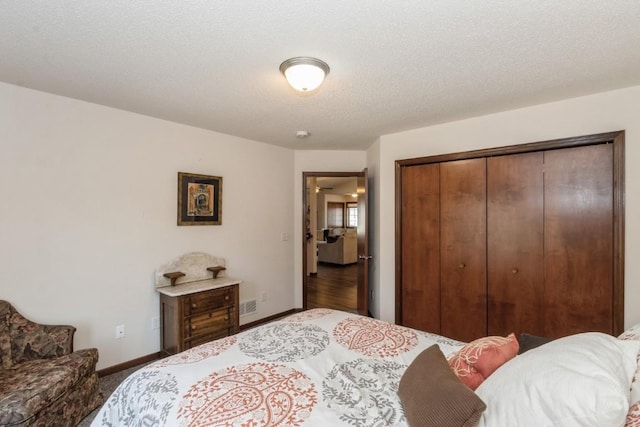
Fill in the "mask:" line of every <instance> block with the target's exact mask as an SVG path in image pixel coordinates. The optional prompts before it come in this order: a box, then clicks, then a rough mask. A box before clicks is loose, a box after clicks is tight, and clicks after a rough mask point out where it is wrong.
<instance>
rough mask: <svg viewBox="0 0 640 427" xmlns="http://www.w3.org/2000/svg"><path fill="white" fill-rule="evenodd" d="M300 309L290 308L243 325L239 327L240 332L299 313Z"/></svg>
mask: <svg viewBox="0 0 640 427" xmlns="http://www.w3.org/2000/svg"><path fill="white" fill-rule="evenodd" d="M301 311H302V309H301V308H292V309H291V310H287V311H283V312H282V313H278V314H274V315H272V316H268V317H264V318H262V319H260V320H256V321H255V322H250V323H245V324H244V325H240V332H242V331H246V330H247V329H251V328H255V327H256V326H260V325H263V324H265V323H269V322H273V321H274V320H278V319H280V318H282V317H285V316H288V315H290V314H294V313H299V312H301Z"/></svg>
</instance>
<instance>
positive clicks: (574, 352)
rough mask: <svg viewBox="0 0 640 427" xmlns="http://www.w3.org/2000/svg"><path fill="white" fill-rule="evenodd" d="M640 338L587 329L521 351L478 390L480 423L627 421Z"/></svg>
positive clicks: (535, 426) (535, 425)
mask: <svg viewBox="0 0 640 427" xmlns="http://www.w3.org/2000/svg"><path fill="white" fill-rule="evenodd" d="M639 351H640V342H639V341H623V340H618V339H616V338H614V337H612V336H609V335H606V334H602V333H598V332H588V333H584V334H577V335H571V336H568V337H565V338H559V339H557V340H554V341H552V342H550V343H547V344H545V345H543V346H540V347H537V348H534V349H532V350H529V351H527V352H526V353H524V354H522V355H519V356H516V357H515V358H514V359H511V360H510V361H509V362H507V363H505V364H504V365H502V366H501V367H500V368H499V369H498V370H496V371H495V372H494V373H493V374H492V375H491V376H490V377H488V378H487V379H486V380H485V381H484V382H483V383H482V384H481V385H480V387H478V389H477V390H476V393H477V394H478V396H480V398H481V399H482V400H483V401H484V402H485V403H486V404H487V410H486V411H485V412H484V414H483V415H482V418H481V419H480V424H479V426H483V427H493V426H496V427H499V426H516V425H517V426H518V427H524V426H532V427H545V426H558V427H560V426H561V427H569V426H589V427H592V426H622V425H624V421H625V417H626V415H627V411H628V409H629V385H630V383H631V377H632V376H633V373H634V371H635V369H636V356H637V355H638V352H639Z"/></svg>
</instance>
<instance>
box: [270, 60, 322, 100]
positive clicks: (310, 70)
mask: <svg viewBox="0 0 640 427" xmlns="http://www.w3.org/2000/svg"><path fill="white" fill-rule="evenodd" d="M280 71H281V72H282V74H283V75H284V76H285V78H286V79H287V81H288V82H289V84H290V85H291V87H293V88H294V89H295V90H297V91H299V92H311V91H313V90H315V89H317V88H318V86H320V85H321V84H322V82H323V81H324V78H325V76H326V75H327V74H329V66H328V65H327V64H326V63H325V62H324V61H321V60H319V59H316V58H309V57H303V56H300V57H296V58H290V59H287V60H286V61H284V62H283V63H282V64H280Z"/></svg>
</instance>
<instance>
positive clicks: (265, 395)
mask: <svg viewBox="0 0 640 427" xmlns="http://www.w3.org/2000/svg"><path fill="white" fill-rule="evenodd" d="M434 343H437V344H438V345H439V346H440V348H441V349H442V351H443V353H444V354H445V355H446V356H449V355H450V354H451V353H453V352H454V351H456V350H458V349H459V348H460V347H461V346H462V343H460V342H457V341H454V340H451V339H448V338H444V337H441V336H438V335H434V334H429V333H425V332H421V331H416V330H413V329H408V328H404V327H401V326H396V325H393V324H390V323H387V322H383V321H379V320H376V319H371V318H367V317H362V316H358V315H355V314H350V313H345V312H339V311H333V310H327V309H315V310H309V311H306V312H301V313H298V314H295V315H292V316H289V317H287V318H285V319H283V320H280V321H277V322H272V323H269V324H266V325H263V326H260V327H258V328H255V329H251V330H248V331H245V332H242V333H239V334H237V335H234V336H231V337H227V338H224V339H221V340H218V341H213V342H210V343H207V344H203V345H201V346H199V347H196V348H193V349H191V350H187V351H185V352H183V353H180V354H177V355H175V356H171V357H168V358H165V359H162V360H159V361H157V362H155V363H153V364H150V365H148V366H146V367H144V368H143V369H141V370H139V371H137V372H135V373H134V374H132V375H131V376H130V377H129V378H127V379H126V380H125V381H124V382H123V383H122V384H121V385H120V386H119V387H118V388H117V389H116V390H115V392H114V393H113V394H112V395H111V396H110V397H109V399H108V400H107V401H106V402H105V404H104V405H103V406H102V408H101V410H100V412H99V413H98V415H97V416H96V418H95V420H94V422H93V424H92V426H95V427H97V426H152V425H153V426H303V425H304V426H322V427H326V426H340V425H345V426H346V425H354V426H405V425H406V421H405V418H404V414H403V411H402V406H401V404H400V401H399V398H398V396H397V394H396V392H397V389H398V384H399V381H400V378H401V376H402V374H403V373H404V371H405V369H406V367H407V365H408V364H409V363H411V361H412V360H413V359H414V358H415V357H416V356H417V355H418V354H419V353H420V352H421V351H422V350H424V349H425V348H427V347H429V346H430V345H432V344H434Z"/></svg>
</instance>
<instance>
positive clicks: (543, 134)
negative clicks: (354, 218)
mask: <svg viewBox="0 0 640 427" xmlns="http://www.w3.org/2000/svg"><path fill="white" fill-rule="evenodd" d="M617 130H626V146H625V148H626V180H625V181H626V182H625V187H626V223H625V227H626V230H625V259H626V263H625V326H626V327H629V326H631V325H632V324H635V323H638V322H640V310H638V307H640V263H638V262H637V260H639V259H640V168H638V167H636V165H635V162H636V161H638V160H640V86H636V87H632V88H627V89H623V90H616V91H611V92H605V93H600V94H596V95H592V96H586V97H580V98H574V99H570V100H566V101H561V102H554V103H550V104H544V105H539V106H535V107H530V108H523V109H518V110H512V111H508V112H504V113H500V114H492V115H488V116H483V117H476V118H473V119H469V120H463V121H458V122H452V123H446V124H442V125H438V126H431V127H427V128H422V129H416V130H412V131H408V132H402V133H397V134H392V135H385V136H382V137H381V138H380V144H379V147H378V146H377V145H376V144H374V146H372V147H371V148H370V150H369V151H370V155H371V153H375V152H376V151H377V150H379V156H378V164H377V167H378V168H379V171H378V176H376V185H379V186H380V188H379V189H378V191H376V192H375V193H374V194H375V197H379V199H377V200H376V202H375V209H374V212H376V214H377V215H379V219H378V220H376V222H375V224H376V230H375V232H374V233H372V234H373V235H375V236H376V239H378V240H377V242H376V243H375V248H374V250H375V252H376V253H377V254H378V257H379V259H380V263H379V269H378V270H377V271H376V272H375V274H374V277H373V278H372V279H373V284H372V285H373V287H374V289H376V291H377V295H378V297H377V298H376V299H377V301H376V302H375V303H374V304H375V305H376V306H377V309H376V310H379V311H377V312H376V313H377V314H378V315H379V317H380V318H382V319H385V320H390V321H393V320H394V318H395V313H394V311H395V276H394V273H395V245H394V243H395V240H394V236H395V234H394V233H395V229H394V227H395V217H394V205H395V188H394V185H395V170H394V165H395V161H396V160H399V159H407V158H413V157H421V156H431V155H436V154H443V153H452V152H461V151H469V150H475V149H482V148H490V147H499V146H506V145H514V144H522V143H528V142H537V141H546V140H552V139H558V138H566V137H572V136H579V135H588V134H594V133H602V132H609V131H617Z"/></svg>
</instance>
